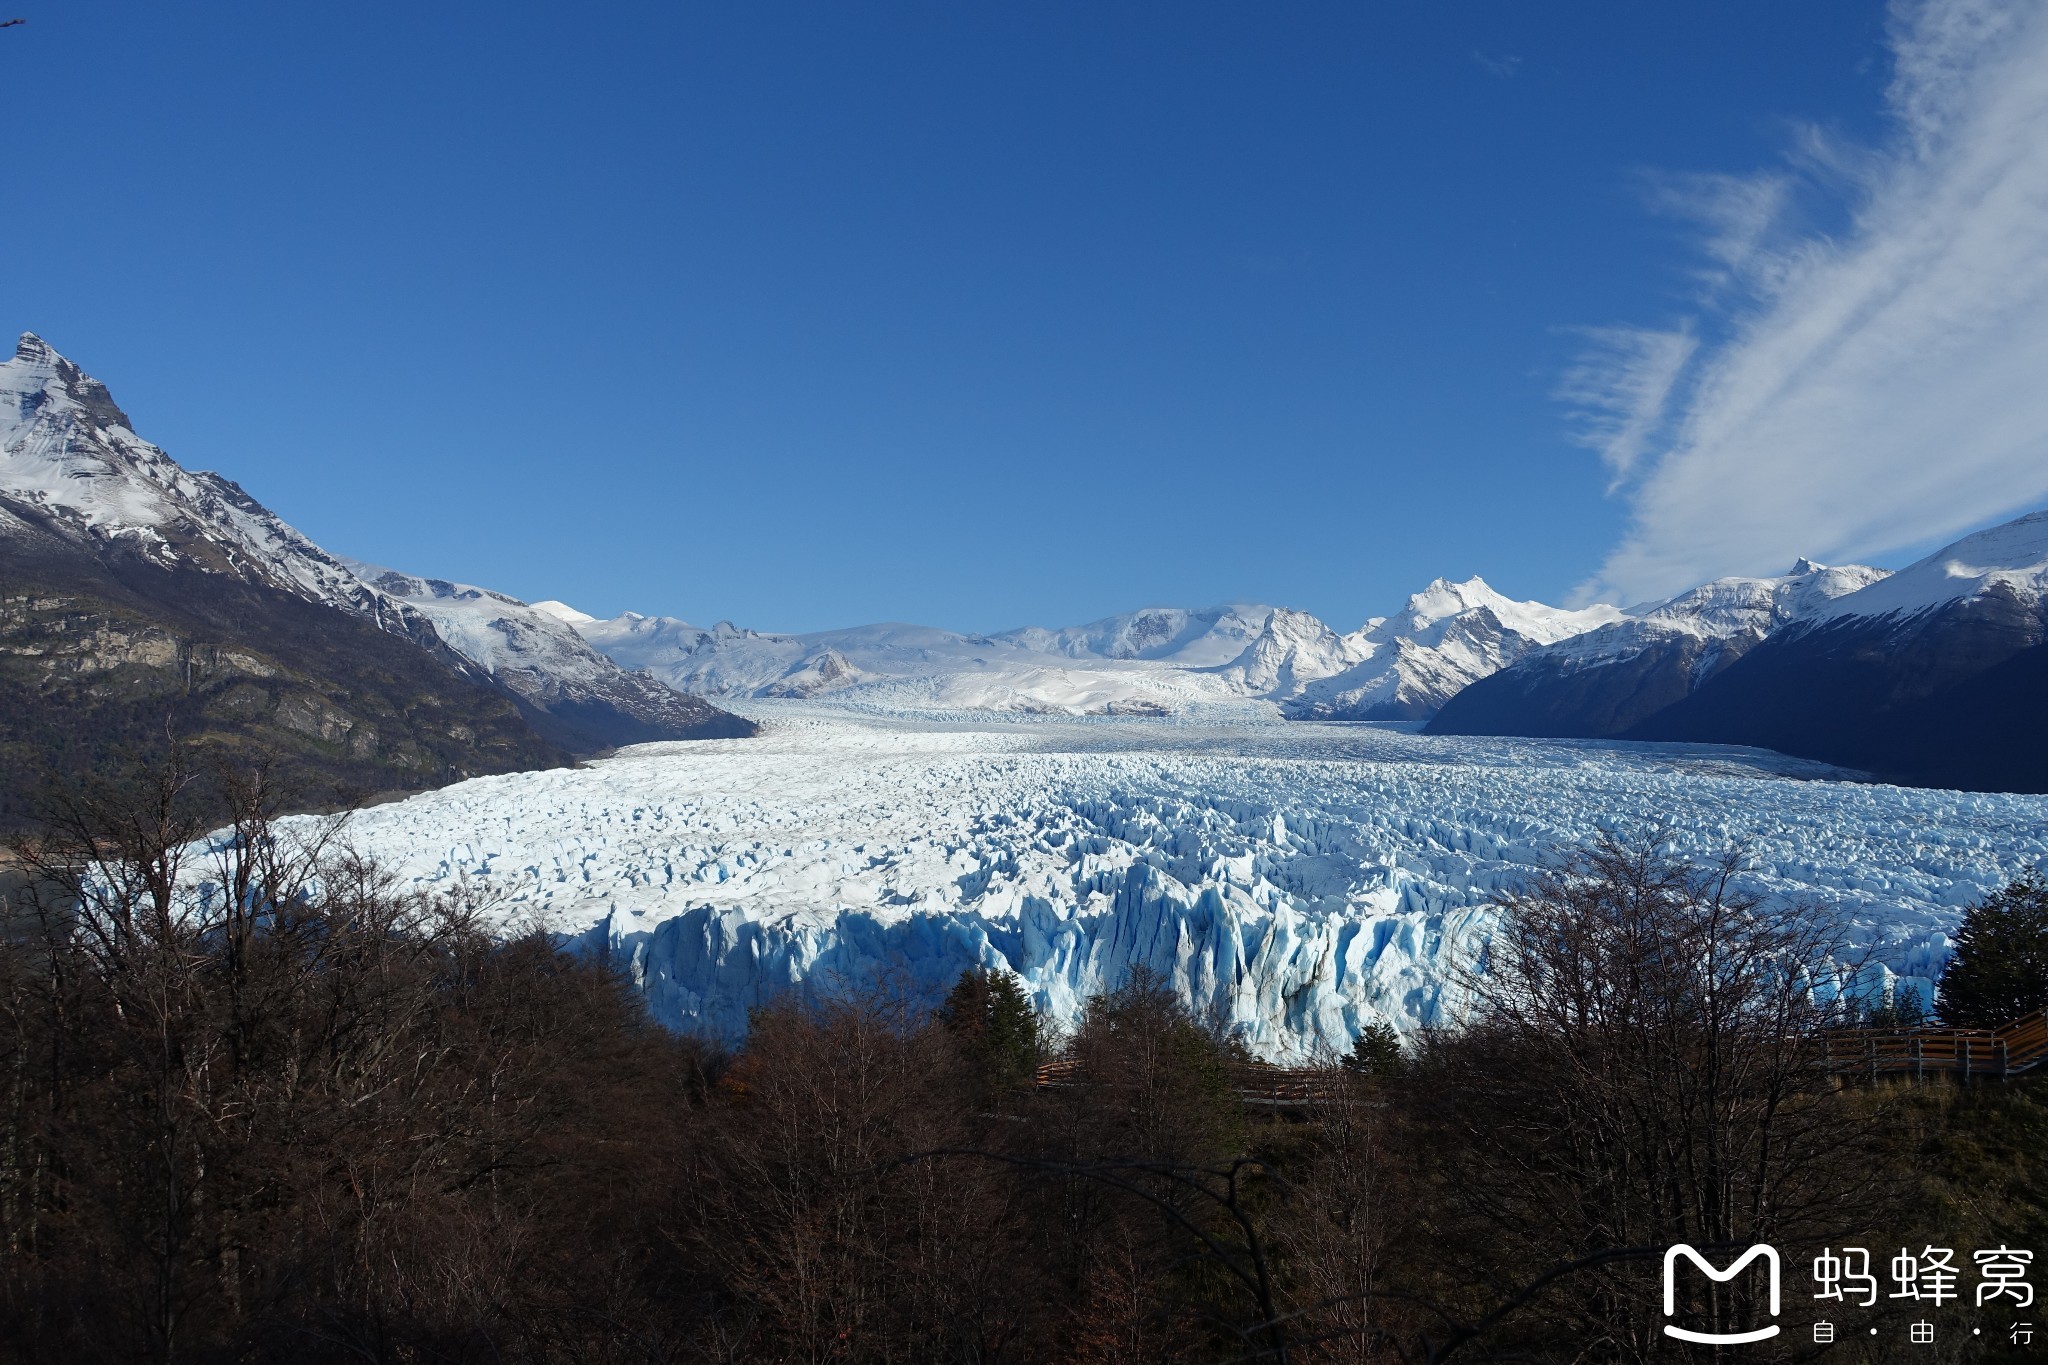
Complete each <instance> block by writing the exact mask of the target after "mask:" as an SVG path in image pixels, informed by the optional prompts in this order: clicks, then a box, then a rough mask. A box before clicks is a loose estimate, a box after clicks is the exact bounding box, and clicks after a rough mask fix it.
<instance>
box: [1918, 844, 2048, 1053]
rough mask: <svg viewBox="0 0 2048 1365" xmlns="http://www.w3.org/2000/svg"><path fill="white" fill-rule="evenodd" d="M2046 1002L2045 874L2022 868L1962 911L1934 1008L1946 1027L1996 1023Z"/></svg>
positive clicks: (2047, 901)
mask: <svg viewBox="0 0 2048 1365" xmlns="http://www.w3.org/2000/svg"><path fill="white" fill-rule="evenodd" d="M2044 1006H2048V875H2044V874H2043V872H2042V870H2041V869H2040V868H2035V869H2034V870H2032V871H2030V872H2023V873H2021V874H2020V875H2019V876H2018V877H2017V878H2015V879H2014V880H2013V882H2012V884H2011V885H2009V886H2007V887H2006V888H2005V889H2004V890H2002V891H1998V892H1994V893H1993V894H1991V895H1989V896H1987V897H1985V898H1984V899H1983V900H1982V901H1979V902H1978V903H1977V904H1975V905H1973V906H1971V907H1970V908H1969V909H1967V910H1965V911H1964V912H1963V923H1962V927H1961V928H1959V929H1958V930H1956V947H1955V956H1953V957H1951V958H1950V959H1949V963H1948V970H1947V971H1945V972H1943V973H1942V974H1941V984H1940V985H1939V986H1938V987H1937V988H1936V991H1935V997H1934V1010H1935V1013H1936V1014H1938V1015H1940V1016H1941V1021H1942V1022H1943V1023H1944V1024H1947V1025H1948V1026H1949V1027H1951V1028H1997V1027H1999V1026H2000V1025H2002V1024H2009V1023H2011V1022H2012V1021H2013V1020H2015V1019H2017V1018H2019V1017H2020V1016H2021V1015H2023V1014H2032V1013H2033V1012H2034V1011H2035V1010H2038V1009H2041V1008H2043V1007H2044Z"/></svg>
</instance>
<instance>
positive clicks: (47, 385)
mask: <svg viewBox="0 0 2048 1365" xmlns="http://www.w3.org/2000/svg"><path fill="white" fill-rule="evenodd" d="M14 365H15V366H18V367H19V375H20V377H19V379H14V382H13V383H10V384H9V385H8V386H7V391H8V392H10V393H18V394H19V395H20V396H21V398H22V399H24V400H27V399H28V398H29V397H30V395H31V394H36V393H40V394H41V395H42V396H44V397H46V398H47V397H56V396H60V395H61V396H62V397H66V398H69V399H70V400H71V401H72V402H73V403H75V404H77V406H78V408H79V410H80V411H82V412H83V413H85V415H86V416H87V417H88V418H89V419H90V420H91V421H92V422H93V423H94V424H95V425H97V426H102V427H124V428H127V429H129V430H131V431H132V430H133V429H134V428H133V424H132V423H130V422H129V420H128V414H127V413H125V412H123V411H122V410H121V407H120V405H119V404H118V403H116V402H115V401H114V395H113V394H112V393H110V392H108V390H107V386H106V385H105V384H102V383H101V382H100V381H99V380H97V379H94V378H93V377H92V376H91V375H89V374H87V373H86V372H85V371H83V370H81V369H79V368H78V366H76V365H74V364H72V363H71V361H69V360H67V359H65V358H64V356H62V355H60V354H59V353H58V351H57V349H56V348H55V347H54V346H52V345H50V343H49V342H47V341H44V340H43V339H42V338H41V337H39V336H37V335H36V334H35V333H34V332H23V333H22V334H21V340H19V341H17V342H16V343H15V346H14ZM0 368H7V367H0ZM10 378H11V379H13V378H14V377H13V376H10ZM38 378H39V379H41V381H42V382H41V384H40V385H38V386H36V387H35V388H30V387H29V386H28V384H27V383H23V382H22V381H30V382H33V381H34V380H35V379H38ZM17 386H18V387H17ZM37 406H40V404H38V405H37ZM21 415H22V417H23V418H27V417H28V416H30V415H31V414H30V412H29V411H28V410H27V407H26V402H24V406H23V411H22V413H21Z"/></svg>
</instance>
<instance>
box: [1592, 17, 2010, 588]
mask: <svg viewBox="0 0 2048 1365" xmlns="http://www.w3.org/2000/svg"><path fill="white" fill-rule="evenodd" d="M1892 20H1893V23H1892V41H1893V47H1894V51H1895V55H1896V59H1897V67H1896V71H1897V74H1896V77H1895V79H1894V81H1893V84H1892V87H1891V90H1890V91H1889V99H1890V103H1891V108H1892V111H1893V113H1894V114H1895V115H1896V118H1897V122H1898V131H1897V136H1896V139H1895V142H1894V143H1893V145H1891V146H1889V147H1886V148H1883V149H1878V150H1877V151H1876V152H1874V153H1871V154H1868V155H1864V156H1857V155H1854V154H1851V153H1848V152H1846V151H1844V150H1843V149H1840V148H1830V147H1828V146H1827V145H1826V144H1825V143H1824V142H1823V141H1822V140H1820V139H1819V138H1817V137H1814V138H1809V139H1807V140H1806V145H1805V146H1803V147H1802V148H1800V149H1797V150H1796V153H1795V155H1794V156H1793V157H1792V158H1791V159H1792V161H1793V163H1794V164H1795V165H1800V164H1801V163H1802V161H1803V162H1804V164H1805V165H1806V166H1807V167H1808V168H1809V169H1810V168H1812V167H1814V166H1822V165H1825V167H1826V168H1827V169H1829V170H1830V171H1834V172H1839V173H1840V174H1839V175H1838V176H1837V178H1838V180H1840V181H1841V182H1843V183H1847V184H1849V185H1850V187H1851V188H1853V189H1854V190H1855V191H1856V192H1857V196H1858V197H1857V201H1856V203H1855V204H1854V206H1853V212H1852V214H1851V218H1850V222H1849V225H1848V228H1847V229H1846V230H1845V231H1843V232H1840V233H1838V234H1836V235H1834V236H1832V237H1830V236H1822V235H1817V234H1816V235H1809V236H1806V237H1805V238H1803V239H1801V238H1795V239H1790V240H1784V239H1782V238H1774V236H1773V234H1774V232H1776V231H1777V230H1778V228H1777V225H1778V223H1779V221H1780V219H1781V216H1782V213H1781V211H1782V206H1783V203H1784V200H1785V195H1786V193H1787V182H1786V177H1785V176H1784V175H1783V173H1773V174H1771V175H1767V176H1760V177H1757V178H1756V179H1754V180H1750V181H1741V180H1729V179H1722V178H1715V179H1711V180H1698V181H1694V182H1689V183H1687V184H1685V185H1683V186H1682V189H1683V192H1684V193H1683V194H1680V195H1679V196H1678V199H1679V200H1683V199H1684V196H1685V195H1690V196H1691V199H1692V202H1691V203H1690V204H1689V205H1688V204H1685V203H1682V202H1680V203H1678V206H1679V207H1687V208H1689V209H1690V211H1692V212H1693V213H1694V215H1695V216H1697V217H1700V218H1701V219H1702V221H1703V222H1704V223H1705V224H1706V226H1707V230H1708V234H1709V235H1708V238H1707V240H1706V241H1705V243H1703V246H1704V249H1705V252H1706V255H1707V257H1708V260H1709V262H1711V269H1710V270H1709V271H1707V272H1705V274H1704V278H1706V279H1707V280H1709V281H1710V283H1716V284H1719V285H1724V286H1726V287H1728V288H1730V289H1740V290H1741V291H1743V292H1742V298H1743V300H1745V303H1744V306H1742V307H1741V308H1739V309H1738V311H1737V312H1736V314H1735V316H1734V317H1733V319H1732V320H1731V321H1730V322H1729V323H1728V324H1727V325H1726V326H1725V327H1724V328H1722V329H1721V331H1720V333H1719V334H1718V336H1717V338H1716V339H1715V340H1714V341H1712V342H1710V343H1702V344H1698V345H1684V346H1682V347H1681V345H1680V344H1679V341H1678V340H1674V339H1673V338H1683V339H1687V340H1689V339H1690V337H1691V333H1690V330H1689V328H1688V327H1687V326H1681V327H1679V328H1675V329H1666V330H1663V331H1656V332H1649V331H1642V332H1638V331H1634V330H1632V329H1607V330H1606V331H1603V332H1601V333H1596V334H1594V338H1593V342H1594V344H1593V345H1592V347H1591V348H1590V349H1589V354H1588V356H1587V358H1586V359H1585V361H1584V362H1583V363H1582V364H1581V366H1580V367H1579V368H1578V369H1576V370H1575V371H1574V372H1573V374H1572V375H1570V376H1568V378H1567V383H1566V386H1565V396H1566V397H1567V398H1568V399H1569V400H1571V401H1573V402H1575V403H1576V404H1578V405H1579V407H1580V409H1581V413H1582V416H1581V418H1580V421H1579V432H1578V434H1579V436H1580V437H1581V439H1585V440H1586V441H1587V443H1588V444H1592V445H1595V446H1596V447H1597V448H1599V449H1600V450H1601V453H1602V455H1603V457H1604V458H1605V459H1606V460H1607V462H1608V464H1609V465H1610V467H1612V468H1614V469H1616V470H1617V472H1620V473H1627V474H1631V475H1632V478H1631V481H1630V482H1629V483H1628V485H1627V489H1628V491H1627V496H1628V498H1629V500H1630V503H1631V509H1632V512H1633V518H1632V526H1631V529H1630V531H1629V533H1628V535H1627V536H1626V537H1625V538H1624V540H1623V541H1622V543H1621V544H1620V545H1618V546H1617V547H1615V549H1614V550H1613V551H1612V553H1611V554H1610V555H1609V556H1608V558H1607V561H1606V562H1605V564H1604V565H1603V566H1602V567H1601V570H1600V573H1599V575H1598V577H1597V578H1596V579H1595V580H1594V581H1593V582H1591V583H1589V584H1588V585H1587V586H1586V589H1585V591H1586V592H1587V593H1591V594H1599V595H1606V596H1612V597H1615V598H1618V599H1620V600H1625V601H1641V600H1644V599H1647V598H1651V597H1657V596H1661V595H1664V594H1667V593H1670V592H1674V591H1678V590H1680V589H1682V588H1685V587H1687V586H1690V585H1692V584H1694V583H1698V582H1700V581H1702V580H1704V579H1707V578H1712V577H1715V576H1718V575H1721V574H1727V573H1755V572H1779V571H1782V570H1783V568H1784V565H1785V564H1786V563H1789V562H1790V561H1791V560H1792V558H1793V557H1795V556H1796V555H1799V554H1807V555H1811V556H1813V557H1815V558H1817V559H1830V560H1835V561H1838V562H1839V561H1844V560H1852V559H1863V560H1871V559H1877V560H1881V559H1882V558H1883V557H1884V556H1885V555H1886V554H1887V552H1890V551H1895V550H1900V549H1902V548H1904V547H1907V546H1911V545H1914V544H1917V543H1920V542H1924V541H1928V540H1930V539H1933V538H1936V537H1940V536H1945V535H1949V534H1954V533H1959V532H1961V531H1964V530H1966V529H1968V528H1970V527H1972V526H1976V525H1980V524H1983V523H1985V522H1987V521H1991V520H1994V519H1996V518H1998V517H2001V516H2004V515H2008V514H2013V513H2017V512H2019V511H2021V510H2024V509H2026V508H2028V507H2031V506H2035V505H2038V504H2039V503H2041V502H2042V501H2043V500H2044V499H2048V5H2043V4H2039V3H2038V2H2037V0H1931V3H1921V4H1912V5H1903V4H1902V5H1897V6H1895V8H1894V12H1893V16H1892ZM1617 338H1620V339H1622V340H1621V341H1620V342H1618V341H1617ZM1655 338H1663V340H1662V341H1655V340H1653V339H1655ZM1631 348H1633V349H1631ZM1681 350H1682V351H1683V354H1682V355H1680V354H1679V352H1680V351H1681ZM1673 357H1677V363H1676V364H1675V365H1673V366H1671V367H1670V370H1669V373H1666V371H1665V369H1664V368H1662V366H1663V364H1664V362H1668V361H1670V360H1672V358H1673ZM1603 377H1604V378H1603ZM1603 442H1604V443H1603Z"/></svg>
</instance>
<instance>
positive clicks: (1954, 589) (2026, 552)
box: [1807, 511, 2048, 626]
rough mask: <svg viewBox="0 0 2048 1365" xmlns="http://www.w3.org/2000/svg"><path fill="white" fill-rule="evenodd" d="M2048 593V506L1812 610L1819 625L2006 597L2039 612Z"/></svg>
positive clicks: (1907, 615)
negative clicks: (1853, 618) (2047, 509)
mask: <svg viewBox="0 0 2048 1365" xmlns="http://www.w3.org/2000/svg"><path fill="white" fill-rule="evenodd" d="M2044 598H2048V511H2041V512H2030V513H2028V514H2027V515H2026V516H2023V517H2018V518H2016V519H2014V520H2012V521H2008V522H2006V523H2004V524H2003V525H2000V526H1993V527H1991V528H1990V529H1988V530H1983V531H1979V532H1977V533H1976V534H1975V535H1970V536H1965V537H1963V539H1961V540H1959V541H1956V542H1955V543H1954V544H1953V545H1944V546H1943V547H1942V548H1941V549H1939V550H1936V551H1935V552H1934V553H1933V554H1931V555H1928V556H1927V557H1926V558H1925V559H1922V560H1919V561H1917V562H1915V563H1913V564H1909V565H1907V566H1906V567H1905V568H1903V569H1901V570H1899V571H1898V572H1897V573H1895V574H1891V575H1889V576H1886V577H1885V578H1884V581H1883V582H1877V581H1875V580H1873V581H1872V583H1871V584H1870V585H1869V586H1867V587H1865V588H1863V589H1862V590H1861V591H1860V592H1855V593H1852V594H1848V595H1843V596H1836V597H1834V598H1833V599H1832V600H1831V601H1828V602H1827V603H1825V604H1823V605H1821V606H1819V607H1817V608H1816V609H1815V610H1813V611H1811V612H1809V613H1807V615H1808V617H1809V618H1810V619H1811V620H1812V621H1814V622H1815V623H1816V625H1819V624H1822V623H1833V622H1837V621H1843V620H1846V619H1848V618H1851V617H1865V618H1870V619H1872V620H1877V619H1885V618H1889V619H1891V620H1892V621H1894V622H1895V623H1896V624H1898V625H1902V626H1903V625H1906V624H1909V623H1910V622H1912V621H1913V620H1914V619H1915V618H1916V617H1922V616H1926V615H1928V614H1930V613H1940V612H1948V611H1955V610H1957V609H1959V608H1965V607H1968V606H1970V605H1972V604H1977V603H1988V602H1993V601H1996V602H2000V603H2006V604H2009V607H2010V609H2012V610H2016V611H2019V612H2022V613H2025V612H2032V613H2035V614H2036V615H2038V614H2039V613H2040V612H2041V611H2042V607H2043V599H2044Z"/></svg>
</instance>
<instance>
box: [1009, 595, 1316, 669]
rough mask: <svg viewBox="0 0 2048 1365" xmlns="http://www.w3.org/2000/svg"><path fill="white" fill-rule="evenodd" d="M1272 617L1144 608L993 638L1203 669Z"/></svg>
mask: <svg viewBox="0 0 2048 1365" xmlns="http://www.w3.org/2000/svg"><path fill="white" fill-rule="evenodd" d="M1294 614H1296V615H1299V614H1301V613H1294ZM1272 615H1273V608H1271V607H1262V606H1253V605H1249V604H1245V603H1233V604H1231V605H1228V606H1221V607H1210V608H1208V609H1207V610H1206V611H1184V610H1182V609H1180V608H1178V607H1147V608H1146V609H1145V610H1143V611H1134V612H1126V613H1125V614H1123V615H1121V616H1107V617H1104V618H1103V619H1102V620H1100V621H1090V622H1089V623H1088V624H1087V625H1085V626H1068V627H1067V628H1066V629H1064V630H1047V629H1045V628H1044V627H1042V626H1026V627H1025V628H1023V629H1022V630H1010V631H1004V632H1003V633H1002V634H1000V635H997V636H995V637H994V638H995V639H997V640H1002V641H1006V642H1008V643H1011V644H1015V645H1018V646H1021V647H1022V648H1024V649H1028V650H1031V651H1033V652H1035V653H1040V654H1064V655H1066V656H1067V657H1068V658H1072V659H1147V660H1154V661H1160V662H1170V663H1174V664H1177V665H1179V666H1181V667H1183V668H1208V667H1211V666H1214V665H1221V664H1226V663H1229V662H1230V661H1231V660H1233V659H1235V658H1237V657H1238V655H1240V654H1242V653H1243V652H1244V650H1245V648H1246V647H1247V646H1248V645H1250V644H1251V643H1252V642H1253V641H1254V640H1256V639H1258V638H1259V634H1260V632H1261V631H1262V630H1263V629H1264V628H1265V627H1266V625H1267V623H1268V622H1269V620H1270V619H1271V617H1272ZM1310 619H1314V618H1310Z"/></svg>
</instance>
